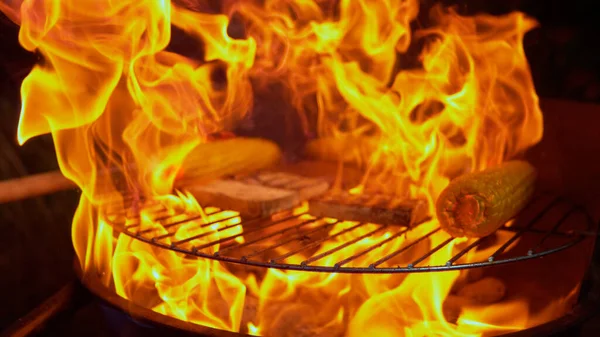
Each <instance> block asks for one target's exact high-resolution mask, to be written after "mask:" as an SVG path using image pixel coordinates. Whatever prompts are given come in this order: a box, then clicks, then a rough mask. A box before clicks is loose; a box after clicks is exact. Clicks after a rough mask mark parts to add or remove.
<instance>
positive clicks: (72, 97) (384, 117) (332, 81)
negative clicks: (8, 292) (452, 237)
mask: <svg viewBox="0 0 600 337" xmlns="http://www.w3.org/2000/svg"><path fill="white" fill-rule="evenodd" d="M178 3H187V4H188V5H189V6H190V7H197V6H199V7H202V6H203V5H205V3H204V2H202V1H200V0H198V1H194V0H182V1H180V2H178ZM419 5H420V3H419V2H418V1H417V0H404V1H397V0H382V1H374V0H340V1H337V2H333V1H332V2H330V3H329V2H327V1H317V0H289V1H278V0H265V1H258V0H252V1H228V2H223V4H222V6H221V7H222V8H221V13H228V15H229V16H228V15H224V14H207V13H201V12H198V11H192V10H189V9H186V8H183V7H181V6H178V5H176V4H174V3H171V1H168V0H160V1H156V0H135V1H134V0H121V1H109V0H94V1H92V0H83V1H82V0H23V1H13V2H11V3H10V4H6V3H0V10H2V11H3V12H4V13H6V14H7V15H8V16H9V17H10V18H11V19H13V20H15V21H16V22H19V23H20V25H21V30H20V35H19V40H20V42H21V44H22V46H23V47H24V48H26V49H27V50H30V51H34V50H35V51H38V52H39V53H40V55H41V61H40V62H39V64H38V65H36V66H35V67H34V69H33V70H32V71H31V73H30V74H29V75H28V77H27V78H26V79H25V81H24V82H23V84H22V88H21V94H22V100H23V104H22V110H21V116H20V121H19V129H18V141H19V143H20V144H23V143H24V142H26V141H27V140H28V139H30V138H32V137H35V136H37V135H41V134H45V133H52V135H53V138H54V141H55V145H56V152H57V156H58V161H59V164H60V168H61V170H62V172H63V173H64V175H65V176H67V177H68V178H69V179H71V180H73V181H74V182H76V183H77V185H78V186H80V187H81V189H82V191H83V195H82V197H81V200H80V204H79V207H78V209H77V212H76V214H75V217H74V220H73V229H72V237H73V243H74V246H75V251H76V253H77V256H78V259H79V262H80V265H81V266H82V269H83V270H84V271H85V272H87V273H93V272H94V273H99V275H102V276H101V278H102V282H103V283H104V284H105V285H106V286H112V287H114V289H115V291H116V293H117V294H118V295H119V296H122V297H124V298H126V299H129V300H131V301H133V302H135V303H136V304H138V305H141V306H144V307H146V308H150V309H152V310H155V311H157V312H159V313H162V314H165V315H169V316H172V317H175V318H178V319H180V320H184V321H189V322H192V323H196V324H202V325H205V326H210V327H214V328H218V329H224V330H230V331H240V330H241V329H247V330H248V332H249V333H251V334H253V335H258V334H270V335H284V333H285V334H288V335H294V333H295V331H297V329H300V331H303V332H304V333H312V334H320V335H343V334H344V333H345V334H347V335H348V336H359V335H360V336H362V335H364V334H365V333H367V334H368V333H371V334H373V335H391V336H398V335H406V336H430V335H444V336H450V335H454V336H473V335H481V334H482V333H487V332H492V331H506V330H512V329H517V328H522V327H525V326H527V324H528V323H529V321H527V320H526V319H524V320H521V321H510V320H503V318H506V316H507V315H510V316H515V315H516V314H515V312H519V313H526V312H527V308H524V307H523V306H520V305H519V304H511V305H512V306H509V308H510V309H511V310H510V311H507V310H505V309H506V308H504V309H502V307H497V306H491V309H490V310H489V312H486V313H485V314H483V313H480V312H476V311H473V310H471V311H469V309H466V310H465V311H463V312H462V313H461V316H460V317H459V318H458V319H457V320H456V322H449V321H448V319H447V317H446V316H445V314H444V312H443V304H444V301H445V299H446V298H447V297H448V294H449V293H450V292H451V288H452V286H453V284H454V283H455V281H456V280H457V279H458V278H459V272H448V273H430V274H427V275H426V274H410V275H401V274H390V275H346V274H337V273H330V274H318V273H303V272H296V271H294V272H285V271H280V270H273V269H269V270H266V271H262V272H249V271H244V272H240V271H239V270H237V271H236V270H235V269H234V268H231V267H229V266H225V265H223V264H221V263H219V262H215V261H212V260H207V259H200V258H193V257H184V256H182V255H181V254H179V253H176V252H174V251H171V250H167V249H161V248H157V247H155V246H151V245H148V244H145V243H143V242H141V241H139V240H137V239H133V238H131V237H129V236H126V235H124V234H121V233H119V231H118V230H117V228H116V227H115V228H113V225H115V226H116V224H118V223H119V221H118V220H119V219H120V218H127V219H121V220H123V221H122V222H123V224H122V225H123V226H137V228H139V230H140V231H152V233H155V234H156V236H161V237H164V242H163V243H164V244H165V245H169V244H173V243H174V242H179V241H181V240H183V239H185V238H189V237H194V239H193V240H189V241H186V242H183V243H181V245H183V246H184V247H187V248H190V247H194V246H198V245H202V244H203V243H206V242H209V241H216V240H218V239H219V238H220V237H225V236H232V235H239V236H237V237H236V239H235V240H236V242H238V243H240V244H241V243H244V242H246V240H247V238H245V236H244V235H241V234H243V233H244V228H243V226H242V225H238V224H240V223H241V218H240V217H239V214H238V213H236V212H233V211H220V210H218V209H214V208H210V207H206V208H202V207H201V206H200V205H198V203H197V202H196V200H195V199H194V198H193V196H192V195H191V194H189V193H187V192H179V191H174V190H173V186H174V183H175V181H176V179H177V177H178V172H179V168H180V167H181V166H182V162H183V161H184V160H185V158H186V156H187V155H188V154H189V153H191V152H192V151H193V150H194V149H195V148H196V147H197V146H198V145H199V144H201V143H206V142H208V141H209V137H208V136H209V134H211V133H214V132H217V131H223V130H231V129H233V128H234V127H235V126H236V125H237V124H239V122H240V121H241V120H242V119H243V118H244V117H245V116H246V114H247V113H248V112H249V110H250V109H251V106H252V102H253V97H254V92H255V91H257V90H264V88H270V87H269V86H271V85H272V86H276V85H277V86H280V87H282V88H284V96H285V97H287V98H289V100H290V103H291V104H292V105H293V106H294V107H295V109H296V110H297V112H298V116H299V123H301V124H302V127H303V128H304V129H305V131H306V132H307V134H317V135H318V136H319V137H320V138H321V139H322V140H326V141H327V140H328V139H331V140H334V141H339V144H342V146H341V147H340V148H339V149H341V150H340V151H334V152H336V155H338V156H340V158H342V157H344V160H345V159H347V158H352V160H355V161H356V162H358V163H359V166H362V167H361V168H362V169H364V171H365V176H364V178H363V181H362V183H361V184H360V185H359V186H356V187H355V188H353V189H351V190H350V193H352V194H361V193H367V191H370V190H371V189H375V190H378V191H383V192H386V193H392V194H396V195H397V196H401V197H410V198H422V199H426V200H428V201H429V205H430V207H433V204H434V203H433V201H434V200H435V198H436V197H437V195H438V194H439V193H440V191H441V190H442V189H443V188H444V187H445V186H446V185H447V183H448V181H449V180H450V179H452V178H454V177H456V176H457V175H460V174H462V173H464V172H469V171H474V170H481V169H484V168H486V167H487V166H489V165H494V164H497V163H500V162H502V161H503V160H506V159H507V158H510V157H512V156H514V155H516V154H518V153H520V152H522V151H523V150H525V149H527V148H528V147H530V146H531V145H533V144H535V143H536V142H538V141H539V140H540V138H541V136H542V131H543V130H542V115H541V111H540V110H539V107H538V98H537V95H536V93H535V89H534V87H533V82H532V79H531V76H530V72H529V67H528V64H527V60H526V57H525V54H524V51H523V46H522V45H523V36H524V35H525V33H526V32H527V31H529V30H530V29H532V28H534V27H535V26H536V23H535V22H534V20H532V19H530V18H528V17H526V16H525V15H523V14H522V13H511V14H508V15H505V16H499V17H493V16H488V15H477V16H474V17H465V16H461V15H459V14H458V13H456V12H455V11H454V10H452V9H445V8H443V7H441V6H435V7H433V8H432V9H431V10H430V13H429V19H428V21H430V23H429V25H428V26H427V27H428V28H423V29H419V30H416V31H413V30H412V29H411V23H412V22H414V20H415V19H416V18H417V15H418V14H419V10H420V8H419ZM234 14H236V15H238V16H239V17H240V18H241V22H242V23H243V25H244V32H245V35H244V37H242V38H233V37H231V36H229V34H228V27H230V25H231V22H230V17H231V16H233V15H234ZM175 31H177V32H179V33H180V34H184V35H185V36H186V37H187V38H188V39H187V40H185V41H188V43H190V45H189V46H188V47H187V48H186V50H184V51H182V50H178V49H177V46H173V45H171V43H172V42H174V41H173V36H174V32H175ZM192 44H193V46H192ZM415 45H421V46H422V47H421V48H411V47H412V46H415ZM413 49H414V50H413ZM415 51H416V52H417V53H416V54H418V57H416V58H415V60H413V61H412V62H411V61H407V59H408V56H410V55H412V54H415ZM325 144H327V142H325ZM336 144H337V143H336ZM336 149H338V148H336ZM223 157H224V158H225V157H226V154H225V155H224V156H223ZM207 162H209V161H207ZM199 166H200V167H202V163H201V164H200V165H199ZM142 199H143V200H142ZM145 200H151V201H154V202H156V204H155V206H152V207H155V208H144V209H143V210H141V211H140V210H139V208H141V207H142V205H143V203H144V202H145ZM107 204H111V205H114V204H116V205H119V207H117V209H119V208H123V207H125V208H129V209H131V210H132V211H133V212H134V213H135V211H136V210H137V211H138V212H137V214H134V215H138V216H139V218H135V217H126V216H123V215H116V216H114V218H111V217H110V216H109V213H110V212H109V211H108V210H106V209H108V208H109V207H108V206H106V205H107ZM105 208H106V209H105ZM306 209H307V205H306V204H304V205H302V206H301V207H298V208H296V209H294V210H293V214H295V215H298V214H302V213H304V212H306ZM157 212H159V213H160V215H159V213H157ZM161 216H162V217H171V219H172V220H171V221H173V222H176V221H178V219H180V218H186V217H190V216H192V217H193V218H194V219H195V220H194V221H190V222H187V223H186V224H184V225H182V226H177V227H175V228H172V227H171V226H169V225H168V224H165V223H163V222H161V221H160V220H157V219H159V218H160V217H161ZM310 218H311V217H310V216H307V215H302V216H300V217H299V219H298V221H304V220H307V219H310ZM208 224H210V225H208ZM322 224H327V225H329V226H330V228H331V229H330V231H329V232H328V234H330V235H333V234H335V233H340V234H339V235H338V236H336V237H334V238H333V239H331V240H328V241H325V242H323V244H321V245H320V246H319V247H316V251H315V252H312V253H307V252H303V253H302V254H296V255H293V256H291V257H290V258H289V259H287V262H289V263H300V262H301V261H303V260H305V259H306V258H308V257H309V256H308V255H310V254H312V256H316V255H317V254H320V253H324V252H327V251H329V250H331V249H333V248H334V247H336V246H338V245H339V244H340V243H342V242H347V241H349V240H352V239H354V238H357V237H359V236H361V235H366V234H368V233H370V232H371V231H374V230H375V229H377V225H374V224H364V225H361V226H357V224H356V223H354V222H348V221H339V222H338V221H337V220H336V219H324V220H322V221H321V220H319V221H316V224H315V226H316V225H322ZM204 225H206V226H204ZM236 225H237V226H236ZM353 227H356V228H354V229H351V228H353ZM436 227H437V223H436V221H435V220H432V221H429V222H427V223H425V224H422V225H420V226H419V227H417V228H416V229H415V230H414V231H413V233H412V234H411V235H410V236H408V235H407V236H404V237H398V238H397V239H395V240H392V241H390V242H388V243H386V244H385V245H382V246H381V247H379V248H378V249H375V250H373V251H372V252H370V253H368V254H365V255H364V256H361V257H359V258H357V259H355V260H354V261H351V262H349V265H353V266H358V265H364V264H365V263H367V261H373V260H377V259H378V257H382V256H386V255H387V254H389V253H391V252H394V251H396V250H398V249H399V247H402V246H403V245H405V244H408V243H410V242H412V241H411V240H414V237H420V236H422V235H424V234H426V233H428V232H430V231H431V230H433V229H434V228H436ZM350 229H351V230H350ZM390 235H391V234H390V233H389V232H387V231H381V232H379V233H377V234H376V235H371V236H368V237H367V238H364V239H361V240H359V241H357V242H356V244H354V245H352V246H351V247H349V248H348V249H347V250H345V251H343V252H342V251H337V252H334V253H332V254H329V255H326V256H325V257H323V258H322V259H320V260H318V261H314V264H317V265H332V264H334V263H336V262H337V261H340V260H341V259H343V258H344V257H347V256H350V255H352V254H353V253H355V252H359V251H362V250H364V249H366V248H367V247H370V246H372V245H373V244H374V243H375V242H379V241H381V240H382V239H385V238H389V237H390ZM413 235H414V236H413ZM446 239H447V235H446V234H444V233H442V232H439V233H436V234H435V235H432V236H430V237H429V238H428V239H427V240H423V241H422V242H419V243H418V244H415V246H414V248H413V249H411V250H410V251H408V252H407V253H406V254H405V255H399V256H398V257H397V258H395V259H391V260H389V261H387V262H385V263H383V266H388V267H389V266H394V265H396V264H398V265H405V264H407V263H409V262H411V261H412V259H413V258H415V257H418V256H420V255H422V253H423V252H425V251H428V250H429V249H431V248H432V247H435V246H437V245H438V244H439V243H441V242H444V240H446ZM270 243H273V242H270ZM461 244H464V243H462V242H458V241H457V242H455V245H461ZM218 249H219V245H214V246H212V247H210V251H211V253H214V252H216V251H218ZM289 251H290V249H289V248H286V247H283V246H282V247H278V248H277V251H276V252H277V253H278V254H280V255H283V254H286V253H287V252H289ZM455 252H456V247H454V245H448V246H447V247H445V248H444V249H442V250H440V251H439V252H437V253H436V254H434V255H432V256H430V257H429V258H428V259H426V260H425V261H422V263H423V264H428V263H436V264H438V263H439V264H441V263H443V262H445V261H447V260H448V258H449V257H450V256H452V254H454V253H455ZM470 258H475V257H474V256H473V255H472V254H469V256H467V259H470ZM254 273H256V275H255V274H254ZM253 297H257V301H258V303H257V304H256V308H254V311H255V312H254V317H251V319H250V320H247V318H244V315H245V313H247V312H252V311H253V310H251V309H249V308H248V306H249V305H250V303H251V299H252V298H253ZM499 308H500V309H499ZM522 317H526V315H524V316H522ZM243 319H246V321H243ZM295 329H296V330H295ZM302 329H304V330H302ZM306 329H308V330H306Z"/></svg>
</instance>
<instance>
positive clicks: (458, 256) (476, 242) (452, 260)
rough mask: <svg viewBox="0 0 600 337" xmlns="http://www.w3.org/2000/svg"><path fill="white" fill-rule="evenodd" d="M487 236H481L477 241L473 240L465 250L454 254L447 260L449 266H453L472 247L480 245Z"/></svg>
mask: <svg viewBox="0 0 600 337" xmlns="http://www.w3.org/2000/svg"><path fill="white" fill-rule="evenodd" d="M485 239H486V238H479V239H477V240H475V241H473V242H472V243H471V244H470V245H468V246H467V247H465V248H464V249H463V250H461V251H460V252H458V253H457V254H456V255H454V256H453V257H452V258H451V259H450V260H448V262H446V265H447V266H451V265H453V264H454V262H456V261H458V259H460V258H461V257H463V256H464V255H465V254H466V253H468V252H469V251H470V250H471V249H473V248H475V247H477V246H479V244H480V243H481V241H483V240H485Z"/></svg>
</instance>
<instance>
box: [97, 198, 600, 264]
mask: <svg viewBox="0 0 600 337" xmlns="http://www.w3.org/2000/svg"><path fill="white" fill-rule="evenodd" d="M142 209H143V210H144V211H143V212H141V213H142V214H143V216H140V215H139V214H140V212H138V213H137V214H134V212H132V211H131V210H129V211H127V212H125V211H120V212H114V211H111V212H105V213H104V214H105V218H106V219H107V220H108V221H109V222H110V223H112V225H113V226H114V227H115V228H116V229H117V230H119V231H121V232H122V233H124V234H126V235H129V236H131V237H133V238H135V239H138V240H141V241H143V242H146V243H148V244H151V245H154V246H158V247H161V248H164V249H170V250H173V251H176V252H180V253H185V254H187V255H189V256H191V257H199V258H207V259H213V260H218V261H223V262H229V263H237V264H243V265H249V266H255V267H267V268H278V269H287V270H302V271H316V272H336V273H408V272H427V271H444V270H456V269H466V268H475V267H485V266H491V265H497V264H503V263H509V262H517V261H522V260H528V259H533V258H538V257H541V256H544V255H547V254H551V253H555V252H558V251H560V250H563V249H566V248H568V247H571V246H573V245H575V244H577V243H578V242H580V241H582V240H583V239H584V238H585V237H587V236H594V235H596V234H595V233H592V232H590V230H591V228H592V226H593V223H592V220H591V217H590V215H589V214H588V213H587V212H586V211H585V210H584V209H583V208H582V207H579V206H577V205H575V204H573V203H571V202H569V201H567V200H565V199H564V198H562V197H554V196H551V195H549V194H543V195H540V196H538V197H537V198H535V199H534V201H533V202H531V203H530V205H529V206H528V207H527V208H526V209H525V210H524V211H523V212H521V213H520V214H519V216H518V217H516V218H515V219H513V220H512V221H510V222H509V223H507V224H506V225H505V226H503V227H502V228H501V229H499V230H498V231H497V232H496V233H495V234H494V235H491V236H488V237H485V238H479V239H468V240H467V239H455V238H452V237H450V236H449V235H447V234H446V233H445V232H444V231H443V230H441V229H440V228H439V227H438V226H437V224H435V223H434V222H433V221H429V222H425V223H422V224H420V225H418V226H416V227H413V228H407V227H401V226H393V225H377V224H367V223H356V222H345V221H339V220H336V219H325V218H314V217H310V216H309V215H308V214H306V211H305V210H304V211H303V210H302V209H295V210H290V211H286V212H281V213H278V214H275V215H273V216H270V217H266V218H254V219H243V218H241V217H239V216H238V215H237V213H236V212H233V211H227V210H220V209H218V208H214V207H208V208H205V214H204V215H201V214H200V213H199V212H196V213H194V212H189V211H188V212H184V211H181V212H178V213H173V212H172V210H171V211H169V210H167V209H166V208H165V206H164V205H163V204H161V203H159V202H156V201H154V202H145V203H144V206H143V207H142ZM140 218H142V219H146V220H144V221H141V220H140ZM242 229H243V231H242Z"/></svg>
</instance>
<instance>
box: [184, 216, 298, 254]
mask: <svg viewBox="0 0 600 337" xmlns="http://www.w3.org/2000/svg"><path fill="white" fill-rule="evenodd" d="M302 215H304V214H298V215H292V216H290V217H288V218H283V219H280V220H277V221H272V222H270V223H269V222H267V223H266V224H263V225H261V226H259V227H257V228H253V229H251V230H247V231H245V232H243V233H240V234H236V235H232V236H228V237H226V238H223V239H220V240H217V241H214V242H209V243H206V244H203V245H201V246H198V247H194V248H193V249H192V250H194V251H198V250H200V249H204V248H208V247H211V246H214V245H217V244H219V243H223V242H226V241H229V240H232V239H235V238H237V237H240V236H242V235H244V234H250V233H254V232H258V231H260V230H261V229H265V228H268V227H273V226H275V225H278V224H280V223H282V222H286V221H288V220H291V219H294V218H299V217H300V216H302ZM238 225H239V224H238ZM193 239H194V237H191V238H187V239H185V240H181V241H178V242H177V244H180V243H184V242H188V241H191V240H193Z"/></svg>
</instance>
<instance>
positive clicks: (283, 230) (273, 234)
mask: <svg viewBox="0 0 600 337" xmlns="http://www.w3.org/2000/svg"><path fill="white" fill-rule="evenodd" d="M314 222H315V220H314V219H308V220H305V221H302V222H300V223H299V224H296V225H294V226H292V227H286V228H284V229H280V230H278V231H275V232H273V233H271V234H269V235H266V236H262V237H259V238H257V239H254V240H250V241H247V242H245V243H242V244H239V245H237V246H232V247H227V248H223V249H221V250H219V251H218V252H216V253H215V255H220V254H223V253H226V252H227V251H230V250H232V249H238V248H241V247H247V246H249V245H252V244H255V243H257V242H260V241H264V240H267V239H270V238H272V237H274V236H277V235H280V234H282V233H285V232H287V231H290V230H294V229H296V230H297V229H298V228H301V227H304V226H306V225H308V224H311V223H314Z"/></svg>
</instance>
